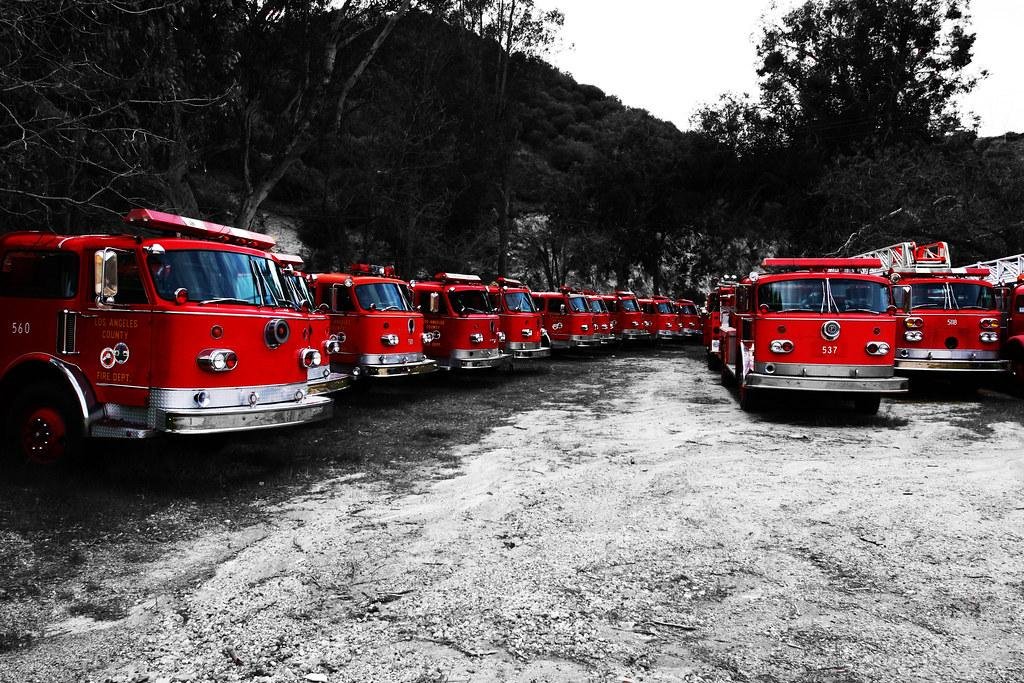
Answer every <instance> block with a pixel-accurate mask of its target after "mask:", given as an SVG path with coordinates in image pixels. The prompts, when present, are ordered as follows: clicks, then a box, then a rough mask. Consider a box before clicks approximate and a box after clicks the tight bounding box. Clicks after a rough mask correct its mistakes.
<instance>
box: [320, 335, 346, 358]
mask: <svg viewBox="0 0 1024 683" xmlns="http://www.w3.org/2000/svg"><path fill="white" fill-rule="evenodd" d="M344 341H345V335H341V336H340V337H339V336H338V335H336V334H332V335H331V336H330V337H328V338H327V341H326V342H324V351H326V352H327V354H328V355H330V354H332V353H341V345H342V343H343V342H344Z"/></svg>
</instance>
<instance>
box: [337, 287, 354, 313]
mask: <svg viewBox="0 0 1024 683" xmlns="http://www.w3.org/2000/svg"><path fill="white" fill-rule="evenodd" d="M332 287H334V290H335V291H336V292H337V295H336V296H337V303H336V304H335V307H334V311H335V312H336V313H351V312H353V311H355V310H356V306H355V304H354V303H352V288H351V287H345V286H344V285H332Z"/></svg>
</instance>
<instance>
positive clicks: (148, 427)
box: [0, 209, 703, 463]
mask: <svg viewBox="0 0 1024 683" xmlns="http://www.w3.org/2000/svg"><path fill="white" fill-rule="evenodd" d="M125 223H126V225H127V226H128V230H127V232H126V233H125V234H120V235H106V234H104V235H79V236H61V235H56V234H52V233H41V232H15V233H9V234H6V235H4V236H2V237H0V301H2V314H0V317H2V321H0V322H2V325H3V335H4V337H3V339H4V341H3V345H2V350H0V372H2V374H0V401H2V405H0V408H2V413H0V414H2V415H4V416H5V419H4V424H3V425H0V426H2V427H3V431H4V435H5V439H4V443H5V444H6V445H7V446H8V447H9V448H10V449H11V450H14V451H15V452H16V453H17V454H18V455H19V456H20V458H21V459H23V460H26V461H29V462H35V463H49V462H54V461H56V460H59V459H61V458H63V457H65V456H66V455H67V454H68V453H69V452H71V451H73V450H74V448H75V447H76V445H77V444H78V442H79V441H80V440H81V439H83V438H87V437H100V438H128V439H133V438H146V437H150V436H155V435H157V434H161V433H169V434H213V433H224V432H234V431H241V430H250V429H261V428H269V427H282V426H287V425H293V424H299V423H305V422H312V421H316V420H321V419H326V418H329V417H330V416H331V413H332V407H333V402H332V400H331V398H330V395H331V394H334V393H335V392H338V391H341V390H344V389H346V388H348V387H349V386H351V385H352V384H353V383H362V384H364V385H365V383H366V382H370V381H373V380H374V379H375V378H385V377H399V376H409V375H418V374H423V373H429V372H433V371H435V370H438V369H445V370H460V371H461V370H472V369H486V368H501V367H509V366H510V365H511V363H512V362H514V360H524V361H525V360H530V359H536V358H542V357H545V356H548V355H550V354H551V352H552V349H586V348H600V347H602V346H608V345H609V344H613V343H621V342H623V341H641V340H669V339H699V338H700V337H701V335H702V333H703V331H702V320H701V317H700V315H699V313H698V310H697V307H696V306H695V305H694V303H693V302H692V301H686V300H671V299H668V298H667V297H652V298H649V299H643V298H638V297H636V296H635V295H634V294H633V293H631V292H627V291H618V292H615V293H614V294H599V293H597V292H592V291H578V290H574V289H571V288H568V287H563V288H562V289H560V290H559V291H556V292H532V291H531V290H530V289H529V288H527V287H526V286H525V285H524V284H523V283H521V282H518V281H516V280H512V279H508V278H498V279H497V281H496V282H494V283H493V284H485V283H484V282H482V281H481V279H480V278H479V277H477V276H474V275H461V274H455V273H438V274H437V275H436V276H435V277H433V278H431V279H428V280H420V281H412V282H405V281H403V280H400V279H398V278H397V277H396V275H395V272H394V270H393V269H392V268H386V267H377V266H370V265H362V264H360V265H356V266H353V267H352V268H351V269H350V270H349V272H345V273H306V272H303V263H302V260H301V259H299V258H297V257H294V256H289V255H284V254H277V253H274V252H273V251H272V249H273V247H274V246H275V242H274V240H273V239H272V238H270V237H268V236H266V235H263V234H259V233H254V232H249V231H246V230H239V229H234V228H229V227H226V226H221V225H216V224H213V223H209V222H206V221H199V220H194V219H190V218H185V217H181V216H175V215H171V214H166V213H161V212H157V211H151V210H145V209H136V210H133V211H131V212H130V213H129V214H128V215H127V216H126V217H125Z"/></svg>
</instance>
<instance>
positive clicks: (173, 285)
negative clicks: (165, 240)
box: [147, 249, 295, 308]
mask: <svg viewBox="0 0 1024 683" xmlns="http://www.w3.org/2000/svg"><path fill="white" fill-rule="evenodd" d="M147 264H148V267H149V274H150V276H151V277H152V278H153V285H154V287H155V288H156V292H157V294H158V295H159V296H160V298H162V299H166V300H168V301H173V300H174V298H175V292H177V291H178V290H179V289H184V290H186V291H187V292H188V300H189V301H197V302H199V303H200V304H212V303H233V304H250V305H253V306H287V307H290V308H294V307H295V304H293V303H292V302H291V301H290V300H289V299H288V298H287V297H286V296H285V293H284V288H283V287H282V285H281V274H280V272H279V271H278V268H277V264H275V263H274V262H273V261H271V260H270V259H268V258H263V257H259V256H250V255H248V254H241V253H238V252H233V251H216V250H199V249H196V250H182V251H166V252H164V253H162V254H150V255H149V257H148V259H147Z"/></svg>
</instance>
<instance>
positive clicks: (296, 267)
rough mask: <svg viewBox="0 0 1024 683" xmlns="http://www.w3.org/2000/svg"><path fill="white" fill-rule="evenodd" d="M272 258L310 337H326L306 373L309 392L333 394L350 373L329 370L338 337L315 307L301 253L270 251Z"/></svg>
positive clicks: (345, 383) (346, 384) (346, 382)
mask: <svg viewBox="0 0 1024 683" xmlns="http://www.w3.org/2000/svg"><path fill="white" fill-rule="evenodd" d="M273 256H274V259H275V260H276V261H277V262H278V264H279V265H280V266H281V285H282V287H283V288H284V290H285V294H286V295H287V296H288V298H289V299H291V300H292V303H294V304H295V307H296V308H297V309H298V310H300V311H302V312H304V313H306V315H307V318H308V320H309V324H310V326H311V327H312V329H313V338H314V339H326V340H327V341H326V343H325V344H324V348H323V353H322V357H321V361H320V362H318V364H317V365H315V366H313V367H310V368H309V371H308V373H307V377H308V380H309V393H311V394H334V393H337V392H339V391H342V390H343V389H347V388H349V387H350V386H351V385H352V375H350V374H349V373H347V372H333V371H332V370H331V363H330V358H331V356H332V355H333V354H337V353H340V351H341V337H339V335H337V334H332V333H331V322H330V319H328V317H327V316H326V315H324V313H323V312H322V310H321V309H318V308H317V306H316V302H315V300H314V297H313V292H312V291H311V290H310V288H309V285H308V284H307V282H306V275H305V273H303V272H302V268H303V266H304V265H305V263H304V262H303V260H302V257H301V256H298V255H296V254H273Z"/></svg>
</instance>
